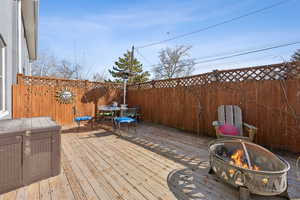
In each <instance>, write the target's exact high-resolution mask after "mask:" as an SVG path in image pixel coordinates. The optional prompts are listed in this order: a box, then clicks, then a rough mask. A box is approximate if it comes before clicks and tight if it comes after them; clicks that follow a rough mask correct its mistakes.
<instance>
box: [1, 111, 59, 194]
mask: <svg viewBox="0 0 300 200" xmlns="http://www.w3.org/2000/svg"><path fill="white" fill-rule="evenodd" d="M60 129H61V127H60V126H59V125H57V124H56V122H55V121H53V120H52V119H51V118H49V117H37V118H26V119H25V118H22V119H15V120H3V121H0V193H4V192H7V191H10V190H12V189H15V188H18V187H20V186H24V185H28V184H31V183H33V182H35V181H39V180H42V179H45V178H49V177H51V176H56V175H58V174H59V173H60V150H61V141H60Z"/></svg>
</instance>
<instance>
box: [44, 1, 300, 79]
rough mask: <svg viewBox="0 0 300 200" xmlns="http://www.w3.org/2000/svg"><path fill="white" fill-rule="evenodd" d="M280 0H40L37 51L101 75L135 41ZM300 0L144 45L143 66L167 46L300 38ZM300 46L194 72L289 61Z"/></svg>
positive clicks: (220, 46)
mask: <svg viewBox="0 0 300 200" xmlns="http://www.w3.org/2000/svg"><path fill="white" fill-rule="evenodd" d="M275 2H279V0H278V1H275V0H264V1H261V0H243V1H237V0H226V1H224V0H201V1H200V0H190V1H182V0H173V1H171V0H164V1H162V0H160V1H159V0H152V1H150V0H143V1H137V0H131V1H129V0H122V1H121V0H114V1H103V0H88V1H87V0H85V1H84V0H63V1H62V0H41V1H40V26H39V29H40V30H39V31H40V35H39V49H40V51H50V52H51V53H52V54H54V55H55V56H57V57H58V58H61V59H63V58H65V59H69V60H73V61H76V62H79V63H81V64H82V65H84V67H85V68H84V73H85V75H86V76H90V75H91V74H92V73H93V72H100V73H103V72H104V71H107V69H109V68H111V67H112V66H113V63H114V61H116V60H117V58H118V57H119V56H121V55H122V54H123V53H124V52H125V51H126V50H127V49H130V48H131V46H132V45H135V46H141V45H144V44H148V43H151V42H156V41H160V40H163V39H167V38H169V37H174V36H176V35H179V34H184V33H186V32H190V31H193V30H197V29H200V28H203V27H206V26H208V25H212V24H215V23H218V22H220V21H223V20H226V19H230V18H232V17H236V16H238V15H242V14H245V13H247V12H249V11H252V10H255V9H259V8H262V7H265V6H268V5H270V4H273V3H275ZM299 10H300V0H289V1H288V2H287V3H285V4H283V5H281V6H278V7H276V8H273V9H271V10H267V11H265V12H262V13H259V14H256V15H254V16H250V17H247V18H244V19H241V20H238V21H235V22H232V23H230V24H226V25H223V26H219V27H216V28H213V29H210V30H207V31H204V32H201V33H198V34H194V35H191V36H189V37H185V38H181V39H178V40H174V41H172V42H168V43H164V44H160V45H157V46H153V47H149V48H144V49H140V50H139V52H140V53H141V54H142V55H144V57H146V59H144V58H142V57H140V56H139V55H136V56H137V57H138V58H139V60H140V61H141V62H142V63H143V64H144V68H145V70H151V67H150V66H151V65H154V64H157V63H158V52H159V51H160V50H161V49H162V48H165V47H174V46H176V45H192V46H193V48H192V50H191V52H190V53H191V57H192V58H205V57H211V56H217V55H225V54H228V53H231V52H235V51H246V50H252V49H257V48H264V47H268V46H274V45H278V44H282V43H288V42H292V41H300V20H299V19H300V12H299ZM298 48H300V45H299V44H298V45H294V46H290V47H285V48H280V49H276V50H271V51H266V52H261V53H258V54H251V55H248V56H242V57H236V58H232V59H227V60H220V61H216V62H211V63H204V64H201V65H197V66H195V68H196V71H195V72H194V73H202V72H208V71H212V70H213V69H229V68H239V67H246V66H251V65H262V64H270V63H277V62H281V61H283V60H288V59H289V57H290V56H291V54H292V53H293V52H294V51H295V50H296V49H298Z"/></svg>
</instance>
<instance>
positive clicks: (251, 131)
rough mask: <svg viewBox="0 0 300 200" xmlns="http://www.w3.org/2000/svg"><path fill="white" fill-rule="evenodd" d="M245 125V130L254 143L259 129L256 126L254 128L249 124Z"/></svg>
mask: <svg viewBox="0 0 300 200" xmlns="http://www.w3.org/2000/svg"><path fill="white" fill-rule="evenodd" d="M243 125H244V126H245V128H246V130H247V132H248V134H249V138H250V141H254V138H255V135H256V133H257V128H256V127H255V126H252V125H250V124H247V123H243Z"/></svg>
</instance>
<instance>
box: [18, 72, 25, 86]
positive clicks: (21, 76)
mask: <svg viewBox="0 0 300 200" xmlns="http://www.w3.org/2000/svg"><path fill="white" fill-rule="evenodd" d="M17 84H18V85H24V75H23V74H17Z"/></svg>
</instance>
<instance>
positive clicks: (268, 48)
mask: <svg viewBox="0 0 300 200" xmlns="http://www.w3.org/2000/svg"><path fill="white" fill-rule="evenodd" d="M295 44H300V41H297V42H291V43H286V44H281V45H277V46H272V47H267V48H263V49H256V50H252V51H246V52H242V53H237V54H233V55H229V56H223V57H219V58H213V59H206V60H202V61H198V62H196V64H201V63H208V62H214V61H218V60H224V59H228V58H234V57H238V56H243V55H248V54H252V53H258V52H262V51H268V50H272V49H278V48H282V47H287V46H291V45H295Z"/></svg>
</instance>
